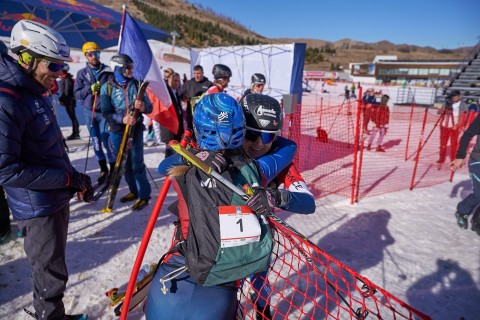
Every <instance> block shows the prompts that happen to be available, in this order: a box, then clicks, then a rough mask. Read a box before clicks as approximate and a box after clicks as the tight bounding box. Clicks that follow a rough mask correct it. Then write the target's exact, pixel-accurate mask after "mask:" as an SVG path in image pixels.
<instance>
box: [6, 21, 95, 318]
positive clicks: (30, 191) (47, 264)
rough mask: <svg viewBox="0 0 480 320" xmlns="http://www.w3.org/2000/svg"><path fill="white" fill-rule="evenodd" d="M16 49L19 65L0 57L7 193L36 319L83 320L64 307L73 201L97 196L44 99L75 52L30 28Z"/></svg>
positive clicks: (19, 35)
mask: <svg viewBox="0 0 480 320" xmlns="http://www.w3.org/2000/svg"><path fill="white" fill-rule="evenodd" d="M10 48H11V50H12V52H13V53H15V54H16V55H18V58H17V61H15V60H14V59H13V58H11V57H10V56H7V55H4V54H2V55H1V56H0V127H1V128H2V134H1V135H0V154H1V155H2V157H1V158H0V185H2V186H3V188H4V189H5V191H6V193H7V200H8V204H9V206H10V210H11V212H12V215H13V217H14V219H15V220H17V221H18V226H19V228H20V231H21V232H22V234H23V235H24V237H25V239H24V250H25V254H26V255H27V258H28V261H29V262H30V264H31V267H32V281H33V286H32V288H33V306H34V308H35V313H36V316H37V318H39V319H40V317H41V319H68V320H70V319H80V318H81V316H82V315H78V316H66V315H65V307H64V304H63V301H62V299H63V295H64V292H65V287H66V284H67V281H68V270H67V265H66V261H65V260H66V259H65V249H66V242H67V233H68V221H69V217H70V206H69V201H70V199H71V198H72V196H73V195H74V194H75V193H76V192H83V200H85V201H89V200H90V199H91V198H92V197H93V188H92V185H91V182H90V178H89V177H88V176H87V175H84V174H82V173H78V172H77V171H76V170H75V169H74V168H73V166H72V164H71V163H70V160H69V158H68V154H67V152H66V150H65V148H64V144H63V137H62V134H61V131H60V127H59V126H58V123H57V120H56V115H55V114H54V112H53V106H52V104H51V103H50V101H49V100H48V99H44V98H43V97H42V95H43V94H44V93H45V92H46V91H47V89H49V88H51V87H52V83H53V82H54V81H56V80H55V79H56V78H57V77H59V76H60V74H61V72H62V68H63V65H64V63H65V61H69V60H70V49H69V47H68V46H67V44H66V42H65V40H64V38H63V37H62V36H61V35H60V34H59V33H58V32H57V31H55V30H53V29H52V28H50V27H48V26H45V25H43V24H41V23H38V22H34V21H30V20H20V21H19V22H17V23H16V24H15V25H14V26H13V28H12V31H11V38H10Z"/></svg>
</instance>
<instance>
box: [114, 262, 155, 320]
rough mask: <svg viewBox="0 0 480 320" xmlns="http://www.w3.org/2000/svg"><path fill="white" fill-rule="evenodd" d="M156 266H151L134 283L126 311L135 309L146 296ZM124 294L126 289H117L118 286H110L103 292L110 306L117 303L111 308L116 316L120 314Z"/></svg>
mask: <svg viewBox="0 0 480 320" xmlns="http://www.w3.org/2000/svg"><path fill="white" fill-rule="evenodd" d="M156 266H157V265H156V264H155V265H154V267H152V268H151V271H150V272H149V273H148V274H147V275H146V276H145V277H144V278H143V279H141V280H140V281H138V282H137V283H135V288H134V290H135V291H134V292H133V294H132V298H131V300H130V303H129V307H128V311H132V310H135V309H136V308H137V307H138V306H139V305H140V304H141V303H142V302H143V301H144V300H145V298H146V297H147V295H148V292H149V290H150V286H151V285H152V280H153V277H154V276H155V272H156V270H157V268H156ZM125 294H126V291H119V290H118V288H112V289H110V290H108V291H107V292H105V295H106V296H107V297H108V298H109V299H110V306H112V307H113V306H115V305H117V304H118V305H117V306H116V307H115V309H114V310H113V312H114V313H115V315H116V316H120V315H121V314H122V308H123V305H124V300H125Z"/></svg>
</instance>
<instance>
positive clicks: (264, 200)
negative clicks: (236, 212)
mask: <svg viewBox="0 0 480 320" xmlns="http://www.w3.org/2000/svg"><path fill="white" fill-rule="evenodd" d="M253 190H254V192H253V195H252V196H251V197H250V198H249V199H248V200H247V206H249V207H250V209H252V210H253V211H255V212H256V213H258V214H264V215H267V214H269V213H272V212H273V209H274V208H275V203H276V201H275V197H274V193H275V191H276V190H273V189H270V188H268V189H265V188H254V189H253Z"/></svg>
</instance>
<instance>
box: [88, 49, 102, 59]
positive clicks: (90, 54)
mask: <svg viewBox="0 0 480 320" xmlns="http://www.w3.org/2000/svg"><path fill="white" fill-rule="evenodd" d="M85 55H86V56H87V57H89V58H93V57H95V58H97V59H98V58H100V52H98V51H88V52H87V53H86V54H85Z"/></svg>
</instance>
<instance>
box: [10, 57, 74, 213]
mask: <svg viewBox="0 0 480 320" xmlns="http://www.w3.org/2000/svg"><path fill="white" fill-rule="evenodd" d="M45 91H46V89H45V88H43V86H41V85H40V84H39V83H38V82H36V81H35V80H34V79H32V78H31V77H30V76H29V75H28V74H27V73H26V72H25V71H24V70H23V69H22V68H21V67H20V66H19V65H18V64H17V63H16V61H15V60H13V59H12V58H11V57H9V56H7V55H0V185H2V186H3V187H4V189H5V191H6V192H7V195H8V205H9V207H10V210H11V211H12V214H13V217H14V218H15V219H17V220H25V219H30V218H33V217H39V216H46V215H49V214H52V213H55V212H58V210H60V209H61V208H63V207H65V206H66V205H68V202H69V201H70V199H71V198H72V195H73V192H72V191H70V190H69V189H67V188H66V185H67V181H68V177H69V176H70V175H71V174H72V173H73V171H74V168H73V167H72V164H71V163H70V160H69V158H68V155H67V153H66V151H65V147H64V142H63V137H62V132H61V131H60V128H59V126H58V124H57V120H56V117H55V114H54V113H53V107H52V105H51V104H50V101H49V100H48V98H45V97H43V96H42V94H43V93H44V92H45Z"/></svg>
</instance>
